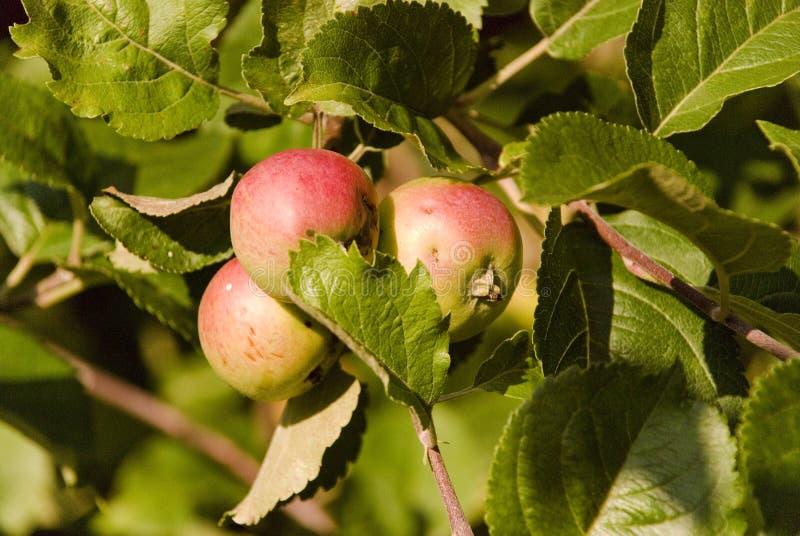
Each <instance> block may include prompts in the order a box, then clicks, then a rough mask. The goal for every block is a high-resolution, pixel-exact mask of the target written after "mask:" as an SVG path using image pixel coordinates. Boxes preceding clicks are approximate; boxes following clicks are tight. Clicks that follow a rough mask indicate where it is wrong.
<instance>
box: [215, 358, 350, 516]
mask: <svg viewBox="0 0 800 536" xmlns="http://www.w3.org/2000/svg"><path fill="white" fill-rule="evenodd" d="M360 391H361V386H360V384H359V383H358V381H356V379H355V378H354V377H352V376H350V375H349V374H347V373H345V372H342V370H341V369H340V368H339V367H334V368H333V369H331V371H330V372H329V373H328V374H327V376H326V377H325V380H324V381H323V382H322V383H321V384H320V385H318V386H316V387H315V388H314V389H312V390H311V391H309V392H307V393H305V394H302V395H300V396H298V397H295V398H292V399H290V400H289V402H288V403H287V405H286V408H285V409H284V411H283V416H282V417H281V422H280V424H279V425H278V427H277V428H276V429H275V432H274V433H273V435H272V440H271V441H270V445H269V449H268V450H267V454H266V455H265V457H264V462H263V463H262V465H261V469H260V470H259V472H258V476H257V477H256V480H255V482H254V483H253V486H252V487H251V488H250V492H249V493H248V494H247V496H246V497H245V498H244V499H243V500H242V502H240V503H239V504H238V505H237V506H236V508H234V509H233V510H231V511H229V512H227V513H226V514H225V519H230V520H232V521H233V522H235V523H237V524H240V525H254V524H256V523H258V522H259V521H260V520H261V519H263V518H264V517H265V516H266V515H267V514H268V513H269V512H271V511H272V510H273V509H274V508H275V507H276V506H278V505H279V504H281V503H283V502H285V501H287V500H289V499H290V498H291V497H293V496H294V495H297V494H299V493H300V492H302V491H303V490H304V489H306V486H307V485H308V484H309V482H312V481H314V480H315V479H316V478H317V477H318V476H319V475H320V471H321V469H322V462H323V457H324V455H325V452H326V451H327V450H328V449H329V448H330V447H331V446H332V445H334V443H335V442H336V440H337V439H338V438H339V437H340V435H341V433H342V430H343V429H344V428H345V427H346V426H347V424H348V423H349V422H350V421H351V419H352V418H353V413H354V412H355V411H356V407H357V405H358V401H359V393H360ZM288 468H293V470H291V471H290V470H287V469H288Z"/></svg>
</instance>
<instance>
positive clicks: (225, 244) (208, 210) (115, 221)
mask: <svg viewBox="0 0 800 536" xmlns="http://www.w3.org/2000/svg"><path fill="white" fill-rule="evenodd" d="M233 179H234V174H231V175H230V177H228V179H227V180H226V181H224V182H221V183H219V184H217V185H216V186H214V187H213V188H211V189H209V190H207V191H205V192H201V193H199V194H195V195H192V196H189V197H184V198H181V199H163V198H157V197H148V196H136V195H129V194H123V193H121V192H119V191H118V190H117V189H116V188H113V187H111V188H106V189H105V190H104V193H105V194H106V195H104V196H100V197H95V199H94V201H92V204H91V205H90V207H89V209H90V210H91V212H92V215H93V216H94V218H95V219H96V220H97V222H98V223H99V224H100V226H101V227H102V228H103V229H104V230H105V231H106V232H107V233H108V234H110V235H111V236H113V237H114V238H116V239H117V240H119V241H120V242H122V244H123V245H124V246H125V248H126V249H128V250H129V251H130V252H132V253H133V254H135V255H138V256H139V257H141V258H142V259H145V260H147V261H148V262H150V263H151V264H152V265H153V266H155V267H156V268H158V269H160V270H163V271H166V272H173V273H184V272H191V271H195V270H199V269H200V268H203V267H205V266H208V265H211V264H214V263H217V262H220V261H222V260H224V259H227V258H228V257H230V256H231V253H232V250H231V244H230V232H229V229H228V227H229V220H230V217H229V208H230V195H231V193H232V190H233Z"/></svg>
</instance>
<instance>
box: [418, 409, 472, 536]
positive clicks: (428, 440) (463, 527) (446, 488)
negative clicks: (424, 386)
mask: <svg viewBox="0 0 800 536" xmlns="http://www.w3.org/2000/svg"><path fill="white" fill-rule="evenodd" d="M411 421H412V422H413V423H414V431H416V433H417V437H418V438H419V441H420V443H422V446H423V447H425V457H426V458H427V460H428V461H429V462H430V464H431V472H432V473H433V478H435V479H436V485H437V486H439V495H441V496H442V502H444V508H445V510H446V511H447V519H448V520H449V521H450V531H451V533H452V534H453V535H454V536H473V533H472V527H470V526H469V522H468V521H467V516H466V515H464V509H463V508H461V503H460V502H458V497H457V496H456V490H455V489H454V488H453V483H452V482H451V481H450V475H449V474H447V467H445V465H444V458H443V457H442V453H441V452H440V451H439V445H438V444H437V443H436V431H435V429H434V427H433V419H430V427H429V428H423V427H422V423H421V422H420V420H419V416H418V415H417V414H416V413H415V412H414V410H411Z"/></svg>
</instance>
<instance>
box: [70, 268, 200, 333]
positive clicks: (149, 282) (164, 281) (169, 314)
mask: <svg viewBox="0 0 800 536" xmlns="http://www.w3.org/2000/svg"><path fill="white" fill-rule="evenodd" d="M74 271H75V272H76V273H77V274H78V275H79V276H92V275H94V274H100V275H102V276H104V277H107V278H109V279H111V280H112V281H114V283H116V285H117V286H118V287H119V288H121V289H122V290H124V291H125V293H126V294H127V295H128V296H129V297H130V298H131V300H133V302H134V303H135V304H136V306H137V307H139V308H140V309H142V310H144V311H147V312H148V313H150V314H152V315H153V316H155V317H156V318H157V319H158V320H159V321H160V322H161V323H162V324H164V325H165V326H168V327H170V328H172V329H174V330H175V331H176V332H177V333H179V334H180V335H181V336H182V337H183V338H184V339H186V340H187V341H190V342H196V340H197V304H196V303H195V302H194V300H193V299H192V296H191V294H190V291H189V286H188V285H187V283H186V280H185V279H184V278H183V277H182V276H180V275H178V274H168V273H164V272H154V273H143V272H132V271H128V270H124V269H120V268H117V267H115V266H114V264H112V263H111V261H110V260H108V259H107V258H105V257H94V258H91V259H86V260H84V262H83V264H82V265H81V267H80V268H77V269H74Z"/></svg>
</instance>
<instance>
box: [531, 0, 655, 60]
mask: <svg viewBox="0 0 800 536" xmlns="http://www.w3.org/2000/svg"><path fill="white" fill-rule="evenodd" d="M640 4H641V0H568V1H566V2H565V1H563V0H559V1H556V0H532V1H531V4H530V11H531V17H532V18H533V20H534V22H535V23H536V26H538V27H539V29H540V30H541V31H542V33H543V34H544V35H545V36H547V37H548V38H549V39H550V43H549V44H548V46H547V52H548V53H549V54H550V55H551V56H555V57H557V58H564V59H572V60H579V59H581V58H583V57H584V56H586V55H587V54H589V52H591V50H592V49H593V48H594V47H596V46H597V45H600V44H602V43H605V42H606V41H608V40H609V39H612V38H614V37H617V36H618V35H622V34H624V33H627V32H628V30H629V29H630V27H631V25H632V24H633V21H634V20H636V12H637V11H638V10H639V5H640Z"/></svg>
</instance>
